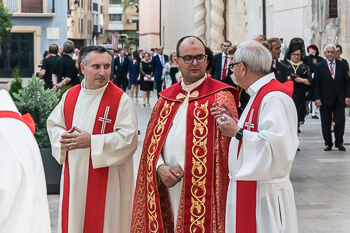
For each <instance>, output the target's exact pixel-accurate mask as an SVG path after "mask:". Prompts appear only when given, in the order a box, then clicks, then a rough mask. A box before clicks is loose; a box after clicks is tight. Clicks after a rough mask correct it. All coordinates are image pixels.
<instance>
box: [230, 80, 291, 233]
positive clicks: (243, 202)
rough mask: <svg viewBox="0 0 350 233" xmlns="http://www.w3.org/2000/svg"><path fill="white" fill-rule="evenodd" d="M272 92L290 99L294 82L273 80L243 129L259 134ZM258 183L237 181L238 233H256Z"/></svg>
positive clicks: (257, 99) (250, 113)
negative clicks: (263, 110) (261, 110)
mask: <svg viewBox="0 0 350 233" xmlns="http://www.w3.org/2000/svg"><path fill="white" fill-rule="evenodd" d="M272 91H281V92H283V93H285V94H287V95H289V96H290V97H291V96H292V94H293V82H292V81H289V82H285V83H283V84H282V83H280V82H278V81H277V80H276V79H272V80H271V81H270V82H269V83H267V84H265V86H263V87H262V88H261V89H260V90H259V92H258V94H257V95H256V97H255V99H254V101H253V103H252V106H251V108H250V109H249V112H248V115H247V117H246V119H245V121H244V124H243V129H245V130H250V131H252V132H257V131H258V129H257V127H258V113H259V108H260V103H261V101H262V99H263V98H264V96H265V95H266V94H267V93H269V92H272ZM241 146H242V140H241V141H239V144H238V152H237V158H238V156H239V152H240V150H241ZM256 186H257V182H256V181H237V199H236V206H237V207H236V233H256V210H255V208H256Z"/></svg>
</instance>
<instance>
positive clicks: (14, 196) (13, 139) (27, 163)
mask: <svg viewBox="0 0 350 233" xmlns="http://www.w3.org/2000/svg"><path fill="white" fill-rule="evenodd" d="M26 115H27V114H26ZM26 115H23V116H22V115H21V114H20V113H19V112H18V110H17V108H16V106H15V104H14V102H13V101H12V99H11V97H10V95H9V93H8V92H7V91H5V90H0V232H1V233H17V232H21V233H32V232H35V233H50V232H51V226H50V212H49V203H48V201H47V192H46V185H45V174H44V168H43V163H42V160H41V156H40V150H39V147H38V144H37V143H36V141H35V138H34V136H33V133H34V132H35V124H34V121H33V120H32V119H31V118H30V117H29V118H28V117H26Z"/></svg>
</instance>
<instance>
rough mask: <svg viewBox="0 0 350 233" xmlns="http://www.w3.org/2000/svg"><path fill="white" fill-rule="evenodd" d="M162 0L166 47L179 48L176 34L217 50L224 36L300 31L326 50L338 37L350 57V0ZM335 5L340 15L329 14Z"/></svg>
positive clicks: (280, 34) (237, 38)
mask: <svg viewBox="0 0 350 233" xmlns="http://www.w3.org/2000/svg"><path fill="white" fill-rule="evenodd" d="M159 2H160V9H161V12H160V25H159V28H160V36H159V43H160V44H162V45H163V46H164V47H165V52H171V51H174V50H175V46H176V42H177V40H178V39H179V38H181V37H182V36H185V35H189V34H193V35H197V36H199V37H200V38H202V39H203V40H204V41H205V42H206V44H207V45H208V46H209V47H210V48H211V49H212V50H214V51H215V52H218V51H219V49H220V44H221V43H222V42H223V41H224V40H225V39H228V40H230V41H232V43H233V44H239V43H240V42H242V41H245V40H249V39H252V38H253V37H254V36H255V35H257V34H265V36H266V37H267V38H269V37H279V38H283V39H284V42H285V45H286V46H288V44H289V41H290V40H291V39H292V38H293V37H301V38H303V39H304V40H305V45H306V46H307V45H309V44H316V45H317V46H318V47H320V48H321V49H320V51H321V54H323V47H324V45H326V44H327V43H339V44H341V45H342V46H343V57H345V58H350V40H349V39H350V23H349V22H350V1H349V0H335V1H333V0H294V1H288V0H245V1H244V0H193V1H187V0H177V1H162V0H159ZM331 10H332V11H333V12H336V14H337V16H336V17H335V16H334V15H332V14H330V11H331ZM141 11H142V9H141ZM141 30H142V29H141V28H140V31H141ZM140 40H141V38H140Z"/></svg>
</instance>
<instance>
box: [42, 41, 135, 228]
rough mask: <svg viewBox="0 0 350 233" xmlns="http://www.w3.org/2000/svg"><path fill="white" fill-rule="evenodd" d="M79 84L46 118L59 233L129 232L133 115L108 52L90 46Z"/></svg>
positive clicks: (84, 54) (133, 139) (129, 102)
mask: <svg viewBox="0 0 350 233" xmlns="http://www.w3.org/2000/svg"><path fill="white" fill-rule="evenodd" d="M81 70H82V73H83V74H84V76H85V79H84V80H83V81H82V83H81V85H77V86H75V87H72V88H71V89H69V90H68V91H67V92H66V93H65V94H64V95H63V97H62V100H61V102H60V103H59V104H58V105H57V107H56V108H55V109H54V111H53V112H52V113H51V115H50V116H49V118H48V121H47V128H48V132H49V136H50V141H51V145H52V154H53V156H54V157H55V158H56V160H57V161H58V162H59V163H60V164H63V170H62V177H61V191H60V209H59V220H58V233H61V232H62V233H83V232H84V233H89V232H94V233H95V232H96V233H98V232H100V233H111V232H116V233H117V232H129V231H130V220H131V208H132V200H133V187H134V185H133V182H134V178H133V154H134V152H135V150H136V147H137V117H136V110H135V106H134V104H133V103H132V101H131V100H130V98H129V97H128V96H127V95H126V94H125V93H124V92H123V91H122V90H121V89H119V88H118V87H117V86H115V85H114V84H113V83H112V82H111V81H109V77H110V72H111V56H110V55H109V53H108V51H107V50H106V49H105V48H104V47H101V46H89V47H88V48H87V49H86V50H85V52H84V53H83V57H82V64H81Z"/></svg>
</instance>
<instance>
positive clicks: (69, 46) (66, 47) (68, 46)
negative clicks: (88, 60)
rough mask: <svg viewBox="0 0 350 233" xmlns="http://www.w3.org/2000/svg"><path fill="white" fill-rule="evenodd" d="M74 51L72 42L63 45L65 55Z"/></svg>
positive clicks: (68, 41)
mask: <svg viewBox="0 0 350 233" xmlns="http://www.w3.org/2000/svg"><path fill="white" fill-rule="evenodd" d="M73 51H74V43H73V41H71V40H67V41H66V42H64V43H63V52H64V53H73Z"/></svg>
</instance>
